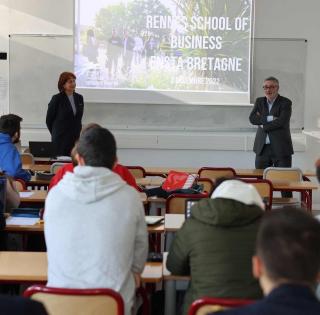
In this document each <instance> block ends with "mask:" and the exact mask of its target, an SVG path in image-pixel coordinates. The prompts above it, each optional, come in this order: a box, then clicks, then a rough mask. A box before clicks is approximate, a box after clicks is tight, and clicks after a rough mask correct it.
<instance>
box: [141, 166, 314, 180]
mask: <svg viewBox="0 0 320 315" xmlns="http://www.w3.org/2000/svg"><path fill="white" fill-rule="evenodd" d="M144 169H145V170H146V173H147V176H162V175H164V174H165V175H166V174H168V173H169V171H170V170H175V171H180V172H187V173H191V174H197V173H198V171H199V169H200V168H199V167H145V168H144ZM235 171H236V174H237V176H239V177H246V178H262V176H263V170H262V169H254V168H237V169H235ZM303 176H306V177H310V176H316V174H315V171H314V170H313V171H312V170H306V171H303Z"/></svg>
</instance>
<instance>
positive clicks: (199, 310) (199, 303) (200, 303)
mask: <svg viewBox="0 0 320 315" xmlns="http://www.w3.org/2000/svg"><path fill="white" fill-rule="evenodd" d="M253 302H254V301H253V300H246V299H229V298H202V299H198V300H196V301H194V302H193V303H192V304H191V306H190V308H189V311H188V315H206V314H208V313H210V312H218V311H221V310H224V309H228V308H235V307H240V306H245V305H248V304H251V303H253Z"/></svg>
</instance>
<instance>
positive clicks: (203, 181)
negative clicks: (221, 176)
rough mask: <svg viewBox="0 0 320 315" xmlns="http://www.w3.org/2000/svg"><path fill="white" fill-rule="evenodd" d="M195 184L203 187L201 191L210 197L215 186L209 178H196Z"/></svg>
mask: <svg viewBox="0 0 320 315" xmlns="http://www.w3.org/2000/svg"><path fill="white" fill-rule="evenodd" d="M197 184H199V185H203V191H204V192H206V193H207V194H208V196H211V194H212V192H213V189H214V187H215V185H214V183H213V181H212V180H211V179H210V178H204V177H203V178H198V179H197Z"/></svg>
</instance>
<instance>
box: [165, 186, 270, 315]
mask: <svg viewBox="0 0 320 315" xmlns="http://www.w3.org/2000/svg"><path fill="white" fill-rule="evenodd" d="M263 208H264V204H263V201H262V199H261V197H260V195H259V194H258V192H257V191H256V189H255V188H254V186H252V185H249V184H246V183H244V182H241V181H239V180H225V181H224V182H222V183H221V184H220V185H219V186H218V187H217V188H216V189H215V191H214V192H213V194H212V196H211V199H209V198H208V199H203V200H201V201H199V202H198V203H197V204H196V205H194V206H193V207H192V208H191V218H190V219H187V220H186V221H185V223H184V224H183V226H182V228H181V229H180V230H179V231H178V232H177V233H176V236H175V239H174V241H173V243H172V246H171V248H170V251H169V255H168V259H167V268H168V270H169V271H171V273H172V274H175V275H191V281H190V285H189V288H188V290H187V292H186V296H185V300H184V306H183V314H187V312H188V309H189V306H190V305H191V303H192V302H193V301H194V300H196V299H198V298H201V297H204V296H209V297H210V296H212V297H234V298H235V297H237V298H252V299H257V298H260V297H262V292H261V290H260V288H259V284H258V281H256V280H255V279H254V278H253V276H252V274H251V268H250V266H251V257H252V255H253V252H254V244H255V239H256V233H257V230H258V224H259V222H260V218H261V216H262V215H263Z"/></svg>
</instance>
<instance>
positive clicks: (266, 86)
mask: <svg viewBox="0 0 320 315" xmlns="http://www.w3.org/2000/svg"><path fill="white" fill-rule="evenodd" d="M276 87H277V85H264V86H263V87H262V88H263V89H264V90H273V89H275V88H276Z"/></svg>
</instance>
